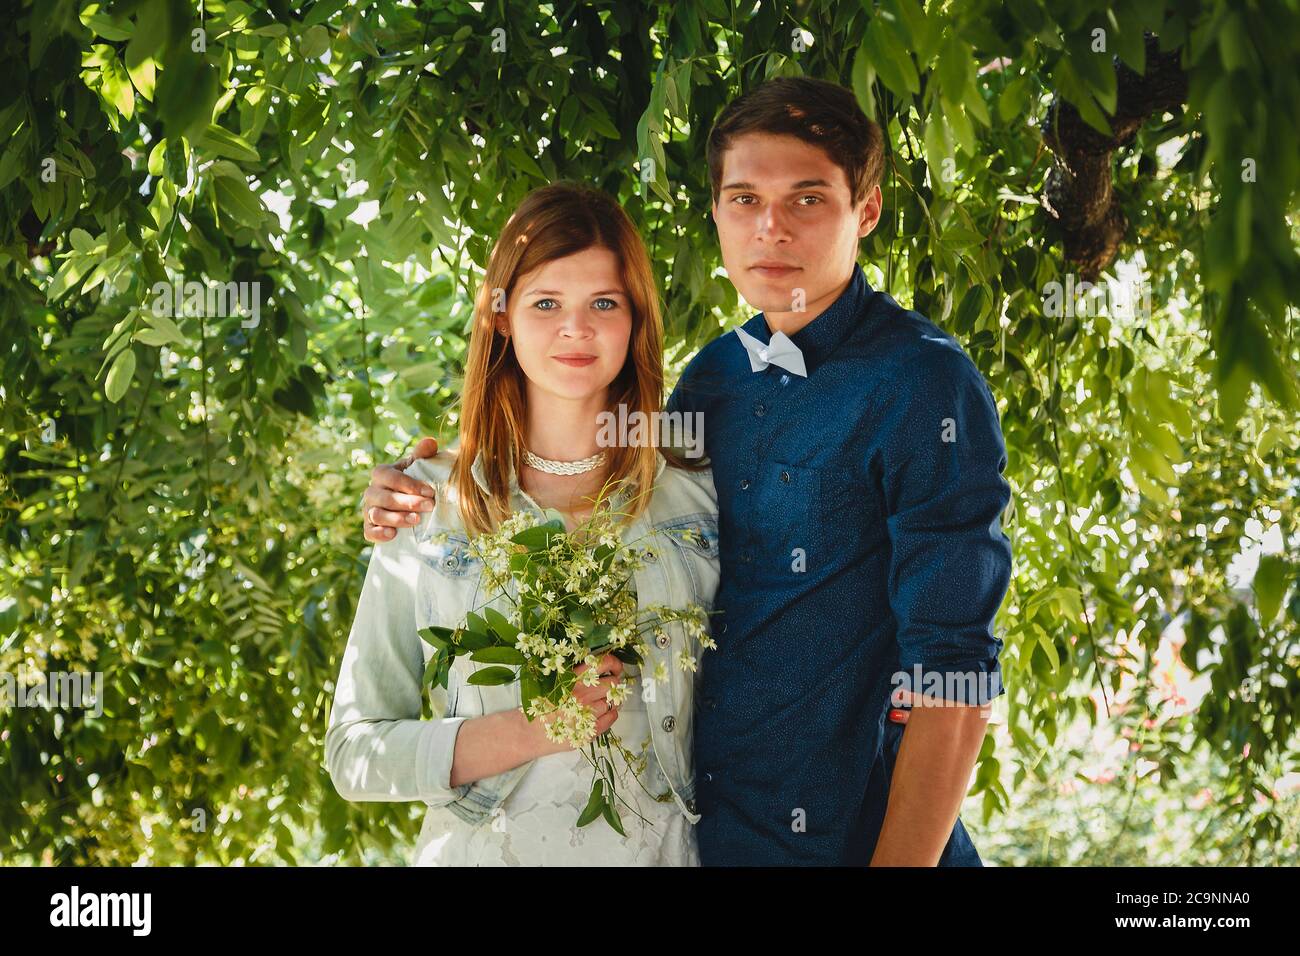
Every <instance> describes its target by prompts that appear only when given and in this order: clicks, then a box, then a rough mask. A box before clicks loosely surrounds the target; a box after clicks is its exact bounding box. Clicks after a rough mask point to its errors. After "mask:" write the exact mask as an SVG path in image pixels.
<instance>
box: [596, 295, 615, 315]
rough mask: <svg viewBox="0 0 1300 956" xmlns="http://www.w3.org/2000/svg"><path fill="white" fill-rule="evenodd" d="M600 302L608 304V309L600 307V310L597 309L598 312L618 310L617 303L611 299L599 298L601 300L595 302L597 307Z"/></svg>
mask: <svg viewBox="0 0 1300 956" xmlns="http://www.w3.org/2000/svg"><path fill="white" fill-rule="evenodd" d="M601 302H608V303H609V307H608V308H605V307H600V308H599V311H601V312H608V311H609V310H610V309H617V308H618V303H617V302H615V301H614V300H613V299H605V298H601V299H597V300H596V303H597V305H599V303H601Z"/></svg>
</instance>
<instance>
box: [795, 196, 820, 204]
mask: <svg viewBox="0 0 1300 956" xmlns="http://www.w3.org/2000/svg"><path fill="white" fill-rule="evenodd" d="M805 199H811V200H812V203H809V204H808V205H812V204H813V203H819V202H821V201H822V197H821V196H800V197H799V201H800V202H803V201H804V200H805Z"/></svg>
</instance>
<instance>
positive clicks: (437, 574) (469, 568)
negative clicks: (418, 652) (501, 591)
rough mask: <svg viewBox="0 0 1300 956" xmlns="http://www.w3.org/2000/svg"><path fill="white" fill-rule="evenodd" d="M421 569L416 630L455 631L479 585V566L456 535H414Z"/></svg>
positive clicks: (463, 539)
mask: <svg viewBox="0 0 1300 956" xmlns="http://www.w3.org/2000/svg"><path fill="white" fill-rule="evenodd" d="M416 535H417V542H418V543H417V551H418V553H419V556H420V561H421V563H422V564H423V565H424V571H423V573H422V581H421V587H420V592H421V593H420V601H419V604H418V606H419V607H420V609H421V613H420V615H419V616H420V626H422V627H423V626H425V625H428V624H435V625H439V626H441V627H457V626H458V625H459V624H460V623H461V622H462V621H464V620H465V614H466V612H467V611H470V610H473V608H474V607H475V602H476V601H477V599H478V592H479V587H480V585H481V580H482V573H483V562H482V561H481V560H480V559H479V558H478V557H476V556H475V555H474V554H472V553H471V552H470V547H469V537H468V536H467V535H465V534H464V533H462V532H457V531H432V532H426V533H425V534H424V536H421V535H420V529H417V531H416Z"/></svg>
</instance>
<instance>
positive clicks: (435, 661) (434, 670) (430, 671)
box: [423, 651, 442, 686]
mask: <svg viewBox="0 0 1300 956" xmlns="http://www.w3.org/2000/svg"><path fill="white" fill-rule="evenodd" d="M441 672H442V654H440V653H438V652H437V651H434V653H433V656H431V657H430V658H429V663H427V664H425V665H424V681H423V683H424V684H425V685H426V686H432V685H434V684H436V683H437V682H438V675H439V674H440V673H441Z"/></svg>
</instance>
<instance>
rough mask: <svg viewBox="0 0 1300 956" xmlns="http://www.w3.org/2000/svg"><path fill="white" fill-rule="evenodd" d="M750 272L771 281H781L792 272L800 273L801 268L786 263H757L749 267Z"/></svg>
mask: <svg viewBox="0 0 1300 956" xmlns="http://www.w3.org/2000/svg"><path fill="white" fill-rule="evenodd" d="M749 271H750V272H757V273H758V274H759V275H761V276H765V277H767V278H769V279H779V278H781V277H782V276H788V275H790V273H792V272H798V271H799V266H792V265H789V264H788V263H784V262H756V263H754V264H753V265H752V266H750V267H749Z"/></svg>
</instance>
